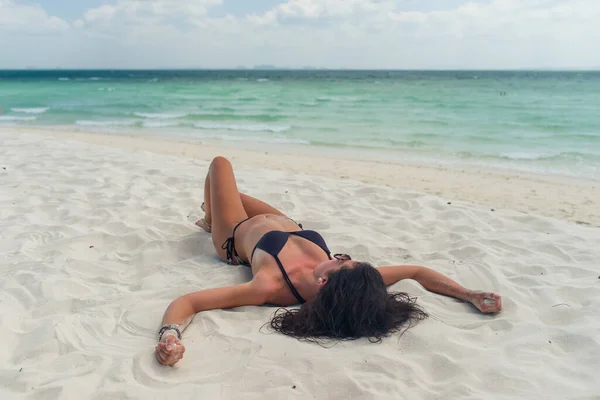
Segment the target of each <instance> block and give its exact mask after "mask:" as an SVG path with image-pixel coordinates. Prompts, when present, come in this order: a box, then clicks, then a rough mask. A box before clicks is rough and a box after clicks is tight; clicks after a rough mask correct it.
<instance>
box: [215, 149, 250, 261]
mask: <svg viewBox="0 0 600 400" xmlns="http://www.w3.org/2000/svg"><path fill="white" fill-rule="evenodd" d="M209 176H210V207H211V214H212V226H211V227H212V232H211V234H212V240H213V245H214V246H215V249H216V250H217V254H218V255H219V257H221V258H223V259H224V258H225V255H226V251H225V250H224V249H222V248H221V247H222V246H223V243H224V242H225V241H226V240H227V238H229V237H231V234H232V231H233V228H234V227H235V225H236V224H237V223H238V222H240V221H242V220H244V219H246V218H248V215H247V214H246V211H245V210H244V205H243V204H242V200H241V199H240V193H239V191H238V188H237V183H236V181H235V176H234V174H233V167H232V165H231V163H230V162H229V160H227V159H226V158H224V157H215V159H214V160H213V161H212V163H211V164H210V169H209Z"/></svg>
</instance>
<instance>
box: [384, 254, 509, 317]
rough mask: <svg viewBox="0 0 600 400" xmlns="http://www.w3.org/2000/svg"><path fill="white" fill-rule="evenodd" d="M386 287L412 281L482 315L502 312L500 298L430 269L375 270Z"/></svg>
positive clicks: (415, 267) (406, 267) (398, 267)
mask: <svg viewBox="0 0 600 400" xmlns="http://www.w3.org/2000/svg"><path fill="white" fill-rule="evenodd" d="M377 270H378V271H379V273H380V274H381V276H382V278H383V281H384V282H385V285H386V286H390V285H393V284H394V283H396V282H398V281H400V280H402V279H413V280H415V281H417V282H419V284H421V286H423V287H424V288H425V289H427V290H429V291H430V292H434V293H438V294H443V295H445V296H450V297H454V298H457V299H460V300H464V301H468V302H469V303H471V304H473V305H474V306H475V307H477V309H478V310H479V311H481V312H483V313H486V314H488V313H495V312H499V311H501V310H502V297H501V296H500V295H498V294H496V293H492V292H481V291H473V290H469V289H466V288H464V287H463V286H461V285H460V284H458V283H457V282H455V281H453V280H452V279H450V278H448V277H447V276H445V275H442V274H440V273H439V272H437V271H434V270H432V269H430V268H426V267H420V266H417V265H395V266H390V267H379V268H377Z"/></svg>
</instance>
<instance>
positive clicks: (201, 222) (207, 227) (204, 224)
mask: <svg viewBox="0 0 600 400" xmlns="http://www.w3.org/2000/svg"><path fill="white" fill-rule="evenodd" d="M196 225H198V226H199V227H200V228H202V229H204V230H205V231H206V232H208V233H210V232H211V227H210V224H209V223H208V222H206V218H202V219H199V220H198V221H196Z"/></svg>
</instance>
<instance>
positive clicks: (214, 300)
mask: <svg viewBox="0 0 600 400" xmlns="http://www.w3.org/2000/svg"><path fill="white" fill-rule="evenodd" d="M265 293H266V292H265V291H263V290H260V286H259V284H258V283H257V281H256V280H252V281H250V282H248V283H244V284H241V285H237V286H230V287H223V288H218V289H208V290H202V291H199V292H194V293H190V294H186V295H185V296H181V297H179V298H178V299H176V300H174V301H173V302H172V303H171V304H169V307H167V310H166V311H165V314H164V316H163V319H162V326H163V327H164V326H169V325H175V327H174V328H173V329H168V330H165V331H164V332H163V334H162V338H161V339H160V341H159V342H158V344H157V345H156V348H155V355H156V359H157V360H158V361H159V362H160V363H161V364H163V365H174V364H175V363H177V362H178V361H179V360H181V359H182V358H183V353H184V352H185V346H184V345H183V344H182V343H181V339H180V338H179V334H180V333H181V332H183V331H184V330H185V328H187V326H188V325H189V324H190V322H191V321H192V318H193V317H194V315H196V314H197V313H199V312H201V311H206V310H213V309H216V308H233V307H240V306H249V305H262V304H264V303H265V302H266V295H265ZM175 328H176V329H175ZM177 330H179V332H178V331H177Z"/></svg>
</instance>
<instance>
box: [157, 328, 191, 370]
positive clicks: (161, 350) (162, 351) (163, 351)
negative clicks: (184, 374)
mask: <svg viewBox="0 0 600 400" xmlns="http://www.w3.org/2000/svg"><path fill="white" fill-rule="evenodd" d="M154 352H155V355H156V359H157V360H158V362H159V363H161V364H162V365H168V366H171V367H172V366H173V365H175V364H176V363H177V362H178V361H179V360H181V359H182V358H183V353H185V346H184V345H183V343H181V341H180V340H179V339H178V338H177V333H175V331H166V332H165V333H164V334H163V337H162V339H161V340H160V342H158V344H157V345H156V348H155V349H154Z"/></svg>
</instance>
